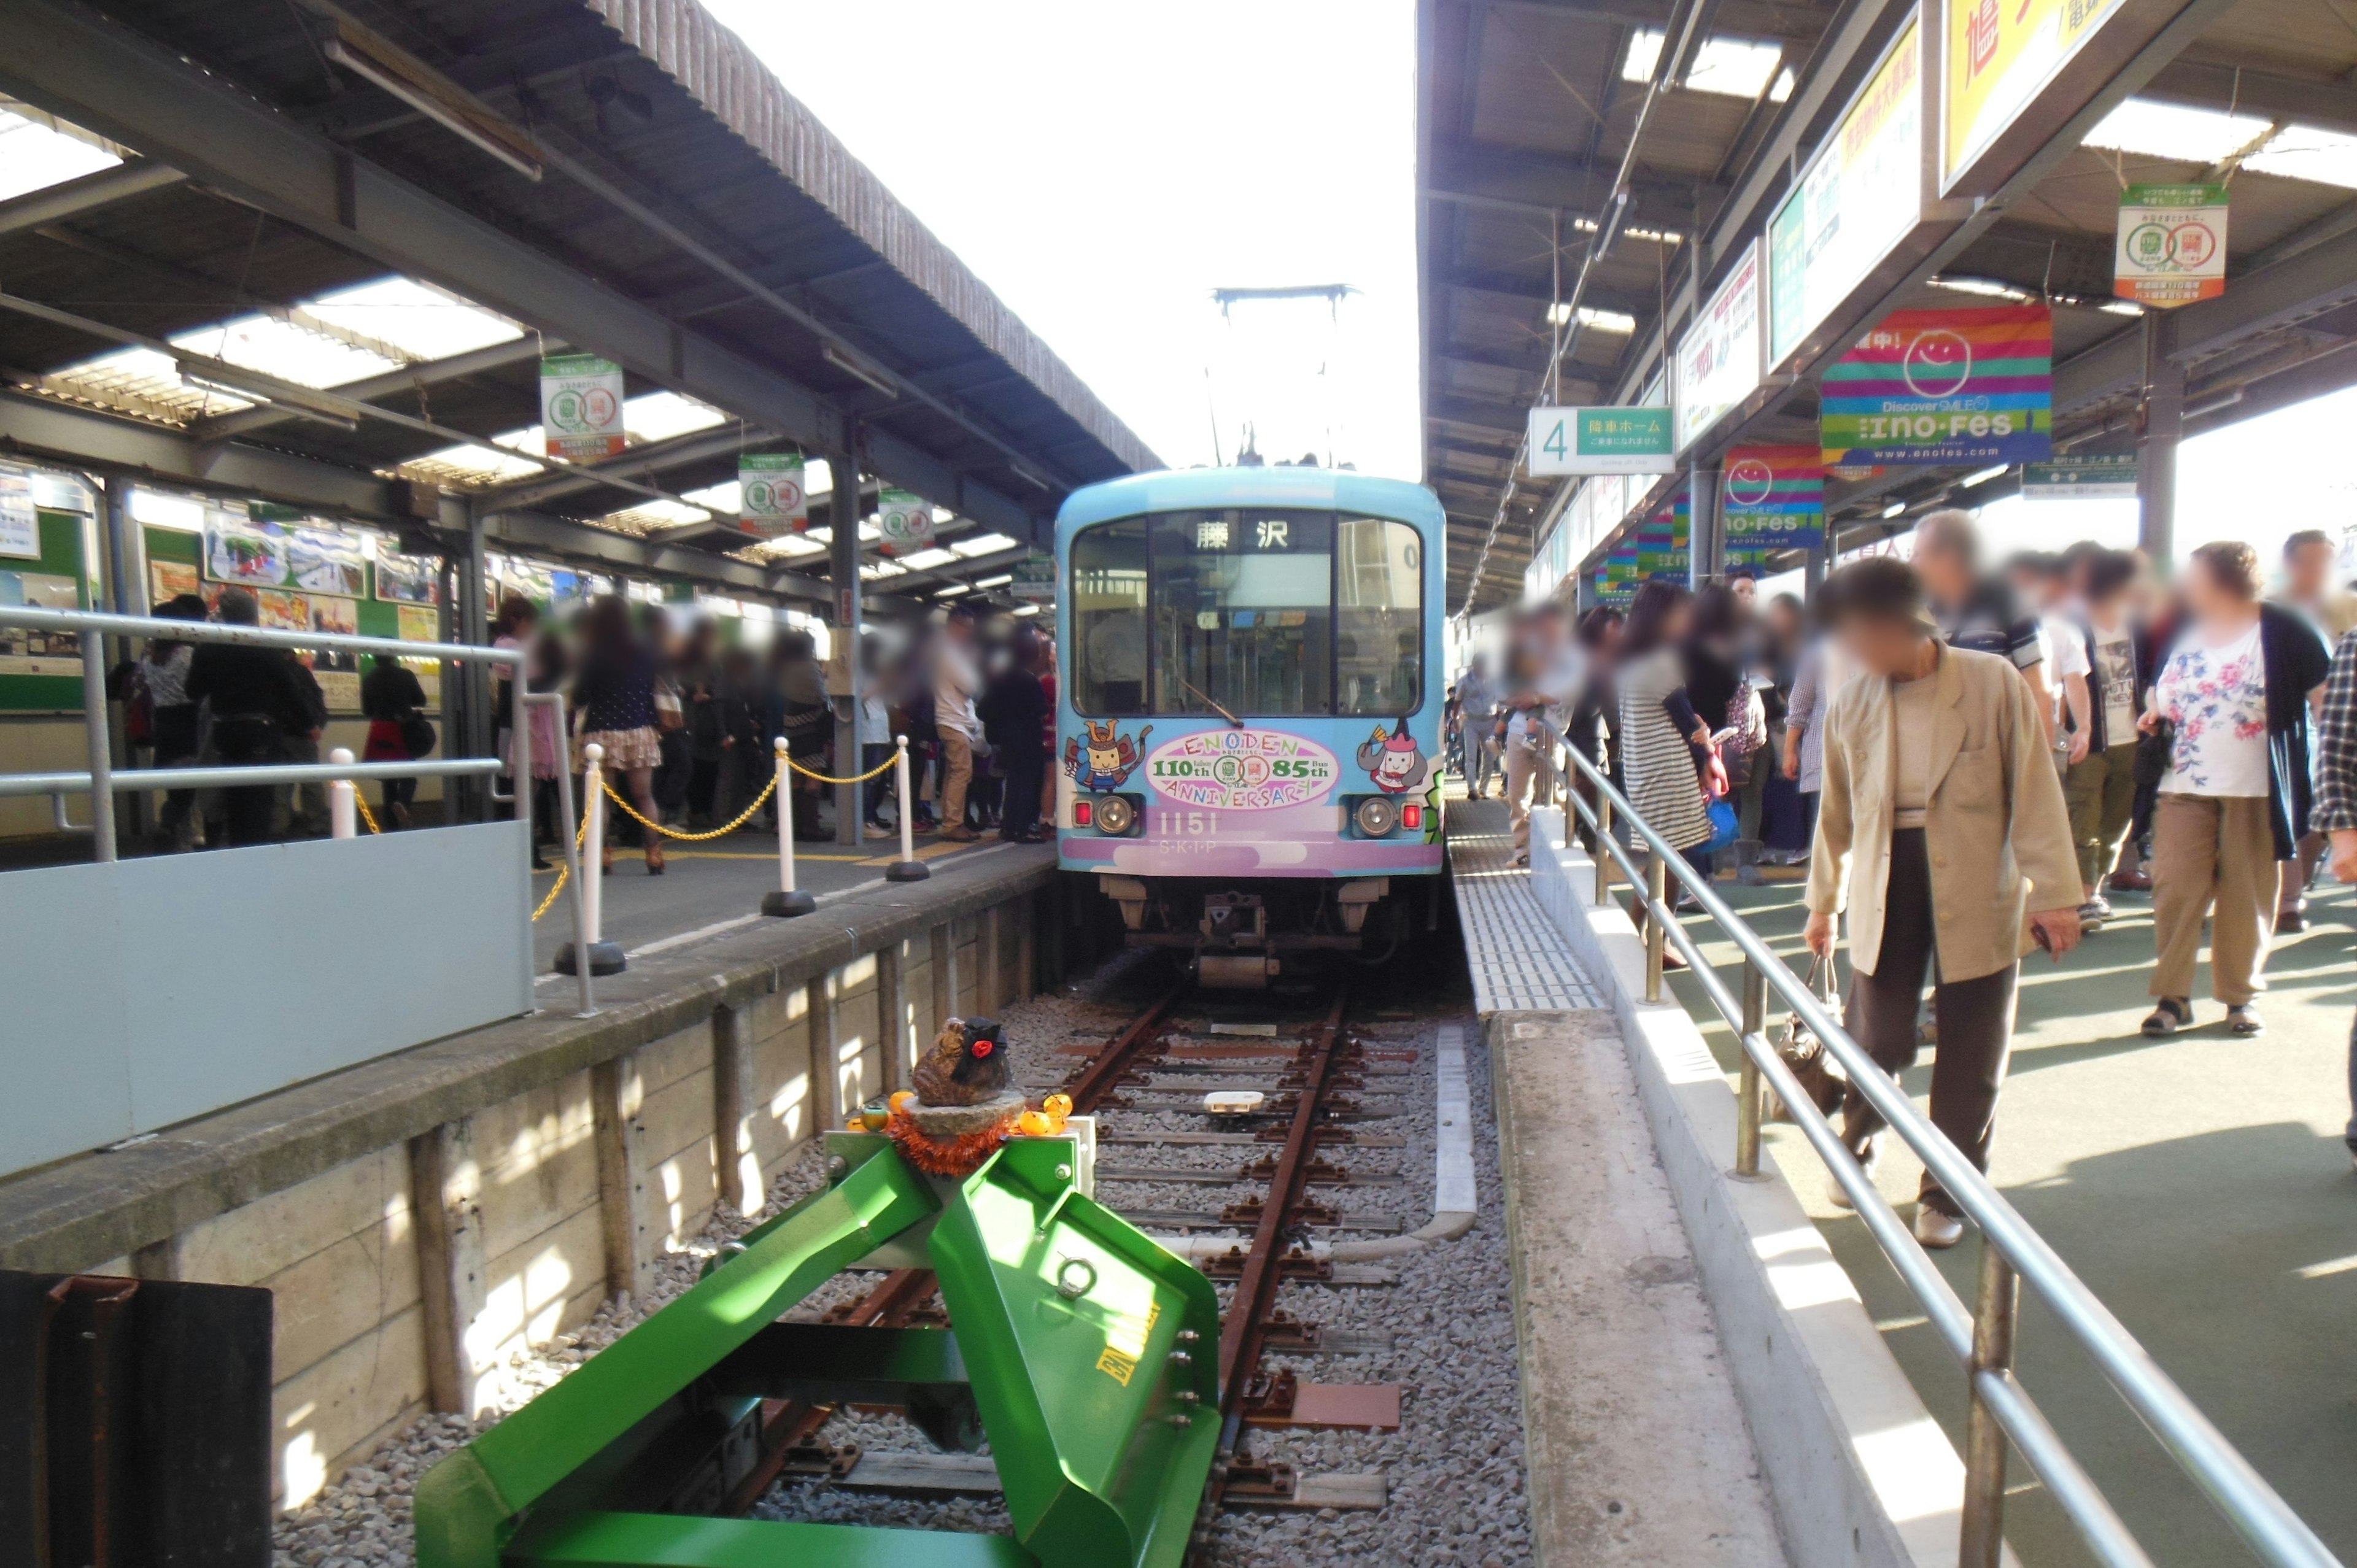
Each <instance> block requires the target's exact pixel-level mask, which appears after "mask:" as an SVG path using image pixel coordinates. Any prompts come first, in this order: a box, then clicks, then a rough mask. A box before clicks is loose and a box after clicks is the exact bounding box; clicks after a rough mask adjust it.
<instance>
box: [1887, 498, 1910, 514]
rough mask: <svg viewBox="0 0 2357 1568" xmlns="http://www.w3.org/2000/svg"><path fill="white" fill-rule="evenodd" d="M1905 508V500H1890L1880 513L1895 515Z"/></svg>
mask: <svg viewBox="0 0 2357 1568" xmlns="http://www.w3.org/2000/svg"><path fill="white" fill-rule="evenodd" d="M1905 510H1907V503H1906V502H1905V501H1892V502H1891V503H1890V504H1889V506H1887V507H1884V508H1883V509H1882V515H1883V516H1885V517H1897V516H1898V515H1899V514H1900V512H1902V511H1905Z"/></svg>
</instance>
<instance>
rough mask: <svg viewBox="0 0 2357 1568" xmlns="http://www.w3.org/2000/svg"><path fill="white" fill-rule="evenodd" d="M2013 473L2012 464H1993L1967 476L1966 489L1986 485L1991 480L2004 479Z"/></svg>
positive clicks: (1965, 478)
mask: <svg viewBox="0 0 2357 1568" xmlns="http://www.w3.org/2000/svg"><path fill="white" fill-rule="evenodd" d="M2012 471H2013V465H2012V464H2010V463H1992V464H1990V465H1989V466H1988V467H1986V468H1982V469H1980V470H1978V471H1977V472H1975V473H1970V474H1966V475H1965V476H1964V488H1965V489H1971V488H1972V487H1973V486H1975V485H1986V484H1987V483H1988V482H1989V481H1990V480H1991V479H1995V478H2002V477H2003V476H2004V475H2006V474H2008V473H2010V472H2012Z"/></svg>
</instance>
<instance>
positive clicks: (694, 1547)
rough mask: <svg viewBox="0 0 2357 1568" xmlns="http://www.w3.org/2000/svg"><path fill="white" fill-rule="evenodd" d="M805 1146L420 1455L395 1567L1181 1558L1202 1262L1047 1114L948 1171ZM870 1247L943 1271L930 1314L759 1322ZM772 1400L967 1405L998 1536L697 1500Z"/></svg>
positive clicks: (965, 1420)
mask: <svg viewBox="0 0 2357 1568" xmlns="http://www.w3.org/2000/svg"><path fill="white" fill-rule="evenodd" d="M827 1149H828V1153H829V1154H830V1155H834V1156H839V1157H840V1162H841V1163H840V1167H839V1170H838V1174H837V1175H836V1176H834V1178H833V1182H832V1185H831V1186H830V1187H827V1189H826V1190H824V1191H823V1192H821V1193H818V1194H816V1195H814V1196H813V1197H810V1198H807V1199H805V1200H804V1201H802V1203H800V1204H798V1205H796V1206H795V1207H793V1208H791V1209H789V1210H787V1211H786V1212H785V1213H783V1214H780V1215H779V1216H777V1217H776V1218H774V1219H770V1220H768V1221H766V1222H765V1223H763V1224H762V1225H761V1226H759V1228H758V1229H756V1230H753V1231H751V1232H750V1233H748V1235H747V1236H746V1237H745V1239H744V1241H745V1250H744V1251H742V1252H741V1253H737V1254H736V1255H734V1256H732V1257H729V1258H728V1259H727V1260H726V1262H722V1263H721V1264H720V1265H719V1266H718V1267H716V1268H714V1269H713V1270H712V1271H711V1272H710V1273H707V1274H706V1275H705V1278H704V1279H703V1280H702V1281H701V1282H700V1283H697V1284H696V1285H695V1287H694V1289H692V1290H690V1291H688V1292H687V1293H686V1294H683V1295H682V1296H681V1297H679V1298H678V1299H677V1300H676V1301H674V1302H673V1303H672V1304H671V1305H668V1306H666V1307H664V1308H663V1309H662V1311H661V1312H658V1313H656V1314H655V1315H654V1316H651V1317H650V1318H648V1319H647V1320H646V1321H645V1322H643V1323H641V1324H640V1325H639V1326H637V1327H636V1328H633V1329H632V1330H630V1333H629V1334H627V1335H625V1336H623V1337H621V1338H620V1339H618V1340H616V1341H615V1342H614V1343H613V1344H612V1345H611V1346H609V1347H608V1348H607V1349H605V1350H604V1351H602V1352H600V1353H599V1354H598V1355H597V1356H596V1357H594V1358H592V1359H590V1360H589V1361H588V1362H587V1364H585V1365H584V1366H582V1367H581V1368H580V1369H577V1370H576V1371H575V1372H574V1373H573V1374H572V1375H571V1376H570V1377H568V1378H566V1379H565V1380H564V1381H563V1382H561V1383H559V1384H557V1385H556V1387H554V1388H553V1389H551V1390H550V1391H548V1392H546V1393H544V1394H543V1395H541V1396H540V1398H538V1399H536V1400H534V1401H533V1402H532V1403H531V1404H530V1405H528V1406H526V1407H525V1408H524V1409H523V1410H522V1411H519V1412H516V1413H515V1414H514V1415H511V1416H510V1417H508V1418H507V1420H505V1421H503V1422H501V1423H500V1424H499V1425H498V1426H496V1427H493V1428H492V1429H491V1430H490V1431H489V1432H487V1433H485V1434H483V1435H482V1436H480V1437H479V1438H477V1439H476V1440H475V1441H474V1442H473V1443H472V1444H468V1446H467V1447H466V1448H463V1449H461V1450H459V1451H458V1452H457V1453H456V1454H453V1455H450V1456H449V1457H447V1459H445V1460H443V1461H442V1463H441V1464H439V1465H437V1466H435V1468H434V1470H433V1471H432V1472H431V1473H430V1474H429V1475H428V1476H427V1477H425V1481H424V1482H423V1483H422V1484H421V1485H420V1486H419V1487H418V1491H417V1501H416V1510H415V1520H416V1530H417V1563H418V1568H526V1565H541V1564H545V1565H548V1568H556V1565H558V1564H567V1565H581V1568H592V1565H594V1568H968V1565H972V1568H984V1565H988V1568H1014V1565H1024V1564H1039V1565H1040V1568H1177V1565H1178V1563H1179V1560H1180V1558H1181V1557H1182V1556H1183V1554H1184V1553H1185V1552H1186V1547H1187V1538H1188V1533H1189V1530H1190V1529H1191V1528H1192V1526H1193V1523H1194V1520H1195V1516H1196V1511H1197V1508H1198V1505H1199V1504H1200V1501H1201V1498H1202V1493H1203V1487H1204V1483H1205V1481H1206V1480H1207V1479H1208V1478H1209V1477H1210V1474H1211V1461H1212V1455H1213V1450H1214V1448H1215V1447H1216V1445H1217V1444H1218V1441H1219V1417H1218V1411H1219V1388H1218V1374H1217V1370H1216V1368H1215V1365H1214V1353H1213V1352H1214V1347H1215V1346H1216V1345H1217V1343H1218V1339H1219V1305H1218V1300H1217V1298H1216V1296H1215V1295H1214V1294H1213V1293H1212V1290H1211V1283H1210V1282H1209V1281H1208V1280H1206V1279H1205V1278H1204V1277H1203V1275H1202V1274H1201V1273H1200V1272H1199V1271H1198V1270H1197V1269H1196V1268H1195V1267H1194V1266H1193V1265H1192V1264H1190V1263H1189V1262H1186V1261H1185V1260H1183V1259H1180V1258H1178V1257H1175V1256H1173V1255H1172V1254H1171V1253H1169V1252H1168V1251H1164V1250H1163V1249H1162V1248H1161V1247H1159V1246H1157V1245H1156V1244H1155V1242H1153V1241H1152V1240H1149V1239H1148V1238H1147V1237H1146V1236H1145V1235H1144V1234H1143V1233H1142V1232H1140V1231H1139V1230H1136V1229H1135V1228H1134V1227H1132V1226H1131V1225H1129V1224H1128V1223H1127V1222H1126V1221H1125V1220H1124V1219H1121V1218H1120V1217H1119V1216H1118V1215H1115V1214H1114V1213H1113V1212H1112V1210H1110V1209H1108V1208H1104V1207H1103V1205H1101V1204H1099V1203H1097V1202H1096V1201H1095V1200H1094V1199H1092V1198H1091V1197H1086V1196H1085V1195H1083V1194H1082V1193H1081V1192H1080V1191H1079V1190H1078V1189H1077V1188H1076V1187H1074V1186H1073V1178H1072V1176H1071V1172H1072V1170H1073V1168H1074V1165H1075V1163H1076V1162H1075V1158H1074V1155H1075V1150H1074V1144H1073V1142H1072V1140H1071V1139H1070V1138H1063V1137H1053V1138H1012V1139H1009V1140H1008V1141H1007V1142H1006V1144H1004V1145H1003V1146H1002V1147H1001V1148H1000V1149H999V1151H998V1153H997V1154H996V1155H992V1156H991V1158H990V1160H989V1162H988V1163H986V1164H985V1165H983V1166H982V1168H981V1169H980V1170H978V1171H976V1172H975V1173H974V1175H973V1176H968V1177H966V1178H965V1179H963V1181H949V1180H942V1179H939V1178H933V1177H929V1176H924V1175H922V1174H920V1173H919V1172H918V1171H917V1170H915V1169H914V1168H913V1167H911V1166H910V1165H909V1164H908V1163H907V1162H906V1161H904V1160H903V1159H902V1158H901V1156H900V1154H899V1150H898V1149H896V1148H895V1147H894V1146H893V1145H892V1144H891V1143H890V1141H889V1140H888V1139H886V1138H884V1137H883V1136H881V1135H878V1134H869V1133H830V1134H828V1137H827ZM835 1163H836V1162H835V1161H834V1160H831V1161H830V1165H834V1164H835ZM888 1244H889V1251H888V1255H892V1254H897V1255H898V1256H897V1257H896V1258H895V1266H904V1267H905V1266H915V1265H917V1264H920V1263H924V1262H929V1263H930V1265H931V1268H932V1269H933V1271H934V1272H935V1273H936V1274H938V1275H939V1276H940V1280H941V1290H942V1300H943V1302H944V1303H945V1304H946V1305H947V1306H948V1308H949V1314H950V1320H951V1322H952V1324H953V1325H954V1328H953V1329H948V1330H945V1329H913V1328H903V1329H884V1328H846V1327H841V1326H833V1325H823V1324H805V1323H784V1322H780V1321H779V1320H780V1317H782V1316H783V1315H784V1314H785V1313H786V1312H787V1311H788V1310H789V1309H791V1308H792V1307H793V1306H794V1305H797V1304H799V1303H800V1302H801V1301H802V1299H803V1298H804V1297H805V1296H807V1295H809V1294H811V1292H812V1291H813V1290H815V1289H816V1288H817V1287H818V1286H819V1285H821V1284H823V1283H825V1282H826V1281H827V1280H829V1279H831V1278H832V1277H834V1275H835V1274H837V1273H841V1272H842V1271H843V1270H844V1269H845V1268H847V1267H850V1266H851V1265H853V1264H854V1263H856V1262H860V1261H861V1260H863V1259H866V1258H867V1257H868V1256H869V1254H871V1253H873V1252H876V1251H877V1250H878V1249H879V1248H887V1247H888ZM871 1266H873V1265H871ZM780 1398H803V1399H818V1400H828V1399H832V1400H856V1401H857V1402H863V1403H867V1402H872V1403H892V1404H899V1405H902V1406H904V1407H905V1408H906V1409H907V1410H908V1411H909V1415H910V1418H911V1419H912V1420H914V1421H915V1422H917V1423H918V1424H919V1425H920V1426H921V1427H923V1428H924V1430H925V1431H926V1432H927V1433H928V1434H930V1435H931V1436H932V1437H933V1438H934V1439H935V1441H936V1442H942V1443H945V1444H957V1445H964V1446H972V1445H973V1442H974V1437H975V1436H976V1435H977V1434H975V1433H974V1430H973V1426H974V1421H973V1418H974V1415H975V1414H976V1413H978V1414H979V1417H980V1424H981V1427H982V1431H983V1433H984V1434H987V1436H988V1438H989V1441H990V1446H991V1452H992V1455H993V1457H994V1459H995V1460H996V1464H997V1467H998V1476H999V1484H1000V1486H1001V1487H1003V1489H1004V1490H1005V1493H1006V1506H1007V1511H1008V1513H1009V1514H1010V1515H1011V1516H1012V1517H1013V1520H1014V1525H1015V1533H1014V1536H1013V1537H1012V1539H1009V1538H1008V1537H1006V1536H980V1535H964V1534H956V1533H952V1532H949V1531H938V1530H871V1529H864V1528H861V1527H858V1526H854V1525H838V1524H805V1523H791V1522H779V1521H769V1520H746V1519H737V1518H716V1517H710V1516H709V1515H708V1514H705V1513H703V1512H700V1511H699V1510H700V1509H711V1508H716V1507H717V1506H719V1499H720V1498H723V1497H726V1495H727V1494H728V1493H729V1492H730V1491H732V1490H733V1489H735V1487H736V1485H737V1482H738V1481H739V1480H740V1479H742V1478H743V1477H744V1476H746V1475H747V1474H749V1472H750V1471H751V1469H752V1467H753V1465H754V1462H755V1457H756V1455H757V1454H758V1452H759V1419H760V1401H762V1400H763V1399H780Z"/></svg>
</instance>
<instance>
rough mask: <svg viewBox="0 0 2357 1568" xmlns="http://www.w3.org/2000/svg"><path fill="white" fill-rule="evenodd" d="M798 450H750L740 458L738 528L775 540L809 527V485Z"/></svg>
mask: <svg viewBox="0 0 2357 1568" xmlns="http://www.w3.org/2000/svg"><path fill="white" fill-rule="evenodd" d="M803 467H804V465H803V459H802V454H801V453H799V452H748V453H746V454H745V455H744V456H740V457H738V458H737V531H738V532H742V533H749V534H752V535H754V536H755V537H757V538H760V539H775V538H777V537H778V536H779V535H780V534H781V533H800V532H802V531H803V530H805V529H807V528H808V527H810V488H809V486H808V485H807V484H806V483H805V482H804V475H803V471H802V470H803Z"/></svg>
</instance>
